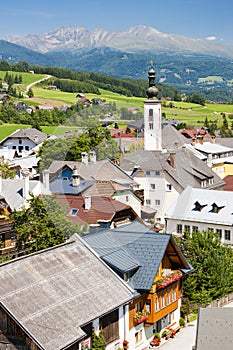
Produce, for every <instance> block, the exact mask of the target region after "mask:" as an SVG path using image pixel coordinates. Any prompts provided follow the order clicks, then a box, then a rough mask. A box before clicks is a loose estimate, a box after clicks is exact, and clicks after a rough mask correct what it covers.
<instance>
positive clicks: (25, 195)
mask: <svg viewBox="0 0 233 350" xmlns="http://www.w3.org/2000/svg"><path fill="white" fill-rule="evenodd" d="M22 176H23V198H24V199H26V200H28V199H30V194H29V170H28V169H23V170H22Z"/></svg>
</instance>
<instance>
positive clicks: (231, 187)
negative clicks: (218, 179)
mask: <svg viewBox="0 0 233 350" xmlns="http://www.w3.org/2000/svg"><path fill="white" fill-rule="evenodd" d="M223 180H224V181H225V182H226V185H224V186H223V190H224V191H233V175H227V176H226V177H224V179H223Z"/></svg>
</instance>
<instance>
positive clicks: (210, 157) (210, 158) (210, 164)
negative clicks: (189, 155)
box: [207, 153, 213, 168]
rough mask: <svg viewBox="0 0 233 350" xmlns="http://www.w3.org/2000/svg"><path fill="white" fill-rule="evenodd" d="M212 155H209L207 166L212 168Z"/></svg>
mask: <svg viewBox="0 0 233 350" xmlns="http://www.w3.org/2000/svg"><path fill="white" fill-rule="evenodd" d="M212 159H213V157H212V153H208V158H207V165H208V166H209V167H210V168H211V167H212Z"/></svg>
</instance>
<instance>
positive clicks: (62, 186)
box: [49, 178, 95, 194]
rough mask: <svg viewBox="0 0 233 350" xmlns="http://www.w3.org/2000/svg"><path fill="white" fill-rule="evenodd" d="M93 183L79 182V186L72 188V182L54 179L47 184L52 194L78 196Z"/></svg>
mask: <svg viewBox="0 0 233 350" xmlns="http://www.w3.org/2000/svg"><path fill="white" fill-rule="evenodd" d="M94 182H95V181H83V180H81V181H80V184H79V186H73V184H72V180H70V179H60V178H56V179H54V180H51V181H50V183H49V189H50V191H51V192H53V193H61V194H79V193H82V192H83V191H85V190H86V189H87V188H88V187H90V186H91V185H93V184H94Z"/></svg>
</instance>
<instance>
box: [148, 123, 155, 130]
mask: <svg viewBox="0 0 233 350" xmlns="http://www.w3.org/2000/svg"><path fill="white" fill-rule="evenodd" d="M149 129H150V130H153V129H154V124H153V123H151V122H150V123H149Z"/></svg>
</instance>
